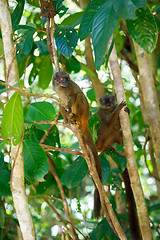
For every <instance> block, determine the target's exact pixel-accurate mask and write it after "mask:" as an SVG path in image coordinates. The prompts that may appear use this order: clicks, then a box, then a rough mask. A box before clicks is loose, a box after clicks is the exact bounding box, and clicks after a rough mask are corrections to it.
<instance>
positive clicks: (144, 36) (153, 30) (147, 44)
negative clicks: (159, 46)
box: [127, 8, 158, 53]
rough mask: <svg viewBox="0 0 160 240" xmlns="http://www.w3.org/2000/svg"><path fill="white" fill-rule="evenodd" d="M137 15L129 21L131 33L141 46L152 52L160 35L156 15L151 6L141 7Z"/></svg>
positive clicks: (128, 25)
mask: <svg viewBox="0 0 160 240" xmlns="http://www.w3.org/2000/svg"><path fill="white" fill-rule="evenodd" d="M136 17H137V18H136V19H135V20H128V21H127V27H128V30H129V33H130V35H131V37H132V38H133V39H134V40H135V42H136V43H137V44H138V45H139V46H140V47H142V48H143V49H144V50H145V51H146V52H148V53H151V52H152V51H153V49H154V47H155V45H156V42H157V37H158V30H157V26H156V23H155V19H154V16H153V14H152V12H151V11H150V9H149V8H147V9H144V8H141V9H138V10H137V11H136Z"/></svg>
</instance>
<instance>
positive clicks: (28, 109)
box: [0, 0, 160, 240]
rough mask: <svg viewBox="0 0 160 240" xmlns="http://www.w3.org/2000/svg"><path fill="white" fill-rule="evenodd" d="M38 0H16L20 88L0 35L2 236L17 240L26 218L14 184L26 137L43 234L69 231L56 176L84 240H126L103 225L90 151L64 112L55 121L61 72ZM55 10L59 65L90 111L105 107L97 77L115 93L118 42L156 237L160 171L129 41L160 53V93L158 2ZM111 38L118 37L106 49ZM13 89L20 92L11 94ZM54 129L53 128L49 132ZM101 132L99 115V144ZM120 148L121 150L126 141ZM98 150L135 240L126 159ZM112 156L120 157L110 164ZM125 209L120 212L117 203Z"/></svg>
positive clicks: (98, 0) (59, 4)
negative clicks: (113, 63) (20, 214)
mask: <svg viewBox="0 0 160 240" xmlns="http://www.w3.org/2000/svg"><path fill="white" fill-rule="evenodd" d="M40 2H41V1H38V0H26V1H25V0H17V1H9V6H10V12H11V20H12V28H13V32H14V34H13V38H14V44H15V49H16V59H17V63H18V70H19V81H18V83H16V84H14V85H13V86H7V85H5V77H4V76H6V73H5V63H4V61H5V59H4V52H3V40H2V35H1V34H0V69H1V72H2V73H1V74H0V94H1V101H0V110H1V115H0V118H1V129H0V131H1V132H0V150H1V154H0V238H1V239H13V238H15V239H16V236H17V229H16V227H17V224H18V223H17V219H16V217H15V210H14V206H13V200H12V195H11V187H10V175H11V142H12V144H13V145H15V146H16V145H18V144H19V143H20V141H21V140H23V157H24V173H25V186H26V193H27V196H28V199H29V205H30V211H31V214H32V217H33V222H34V225H35V228H36V235H37V239H63V238H62V235H63V234H64V235H65V237H66V235H67V234H68V233H66V232H65V231H64V227H65V226H66V225H67V220H66V215H65V214H66V213H65V211H64V206H63V202H62V195H61V191H60V189H59V185H58V183H57V180H55V179H56V178H55V176H57V177H58V179H59V181H60V183H61V184H62V186H63V191H64V194H65V196H66V199H67V202H68V206H69V210H70V212H71V215H72V217H73V220H74V226H75V227H76V229H78V231H77V234H78V236H79V239H84V236H85V237H86V239H87V236H90V239H92V240H93V239H97V240H100V239H103V240H105V239H107V240H108V239H118V237H117V236H116V234H115V233H114V231H113V230H112V228H111V227H110V226H109V224H108V222H107V220H106V218H102V219H100V220H99V221H97V220H96V219H94V217H93V189H94V184H93V180H92V176H91V174H90V173H89V170H88V166H87V163H86V161H85V159H84V158H83V157H82V156H78V154H77V152H76V151H79V144H78V142H77V139H76V138H75V136H74V135H73V134H72V132H71V131H70V130H69V129H67V128H66V126H65V125H64V121H63V118H62V117H61V116H60V117H59V120H58V123H59V124H57V122H55V119H56V117H57V115H58V112H59V107H58V102H57V101H55V99H54V97H57V96H56V95H55V92H54V90H53V88H52V81H51V80H52V76H53V74H54V73H55V72H56V69H55V65H54V64H53V63H52V61H51V56H50V51H49V50H48V46H47V37H46V28H47V27H46V26H47V17H46V12H45V11H42V9H41V8H40V4H39V3H40ZM47 2H49V1H47ZM51 2H52V1H51ZM52 7H53V9H54V12H53V11H51V12H50V14H51V17H53V16H54V20H55V32H54V38H55V44H56V52H57V56H58V62H59V64H60V66H62V65H63V64H64V62H65V68H66V72H67V73H69V74H70V75H71V79H72V80H74V81H75V82H76V83H77V84H78V85H79V86H80V87H82V90H83V91H84V92H85V94H86V96H87V98H88V101H89V103H90V113H91V114H93V113H94V112H95V111H96V110H97V102H96V98H97V97H98V96H97V91H98V89H94V88H93V85H94V83H93V82H91V81H90V78H91V77H95V78H97V76H96V73H98V78H99V79H100V81H101V83H102V84H103V85H102V86H103V88H104V92H105V93H115V89H114V79H113V77H112V74H111V70H110V66H109V57H110V53H111V51H112V48H113V46H114V45H115V47H116V51H117V55H118V59H119V65H120V68H121V73H122V77H123V83H124V88H125V92H126V100H127V106H128V108H129V109H130V116H129V118H130V125H131V130H132V136H133V146H134V152H135V157H136V162H137V166H138V171H139V175H140V179H141V183H142V186H143V191H144V196H145V200H146V204H147V209H148V212H149V217H150V222H151V227H152V234H153V236H154V239H160V235H159V231H160V229H159V222H160V204H159V199H160V189H159V185H158V183H156V181H155V178H154V177H153V175H154V174H155V172H154V170H155V169H154V165H153V162H152V161H151V157H150V152H149V145H148V137H147V133H148V131H149V126H148V124H147V123H146V122H145V119H144V115H143V112H145V110H144V109H142V106H141V105H140V89H139V86H138V85H137V82H136V81H137V78H138V77H137V76H138V63H137V59H136V53H135V49H134V45H133V44H132V45H131V41H134V42H135V43H137V44H138V45H139V46H140V47H141V48H142V49H144V50H145V51H146V52H147V53H148V56H150V57H151V56H154V58H152V59H153V60H152V61H153V62H152V68H153V69H154V70H155V71H153V72H156V74H155V75H154V80H155V86H156V91H157V96H159V90H160V88H159V86H160V71H159V69H160V47H159V46H160V41H159V40H160V39H159V32H160V4H159V3H158V1H157V2H156V1H146V0H128V1H121V0H112V1H109V0H93V1H90V2H89V3H86V5H85V6H82V5H81V1H76V0H75V1H73V2H72V1H68V0H66V1H63V0H55V1H53V6H52ZM53 9H52V10H53ZM46 11H49V9H46ZM52 14H53V16H52ZM111 36H113V38H112V42H111V44H110V48H109V49H108V51H106V49H107V46H108V43H109V40H110V38H111ZM87 37H91V41H92V47H93V55H94V59H95V61H94V63H95V68H94V69H91V68H90V67H89V66H88V64H87V62H86V58H85V51H86V45H85V39H86V38H87ZM154 60H155V61H156V62H154ZM135 75H136V77H135ZM6 78H7V77H6ZM135 79H136V81H135ZM92 83H93V85H92ZM10 92H12V93H13V95H12V96H11V97H10V98H8V95H7V94H8V93H10ZM51 125H53V128H52V129H51V131H49V132H48V131H47V130H48V129H49V128H50V126H51ZM97 129H98V119H97V118H96V116H95V115H93V117H92V120H91V122H90V130H91V133H92V136H93V139H94V141H95V140H96V138H97V135H96V134H97ZM116 148H117V150H119V151H123V146H117V147H116ZM74 151H75V154H73V153H74ZM144 152H145V155H146V159H145V157H144ZM46 153H47V154H49V156H50V158H51V159H52V160H53V162H54V169H55V172H56V173H55V174H56V175H54V174H53V172H52V171H51V170H50V165H49V163H48V155H47V154H46ZM99 156H100V161H101V166H102V183H103V185H105V186H106V187H108V189H109V200H110V202H111V204H112V207H113V209H114V211H115V212H116V216H117V218H118V220H119V221H120V222H121V223H122V225H123V227H124V231H125V234H126V236H127V239H132V238H131V236H130V232H129V228H128V220H127V210H126V209H127V207H126V205H125V204H126V196H125V188H124V185H123V183H122V179H121V177H120V173H121V172H123V171H124V169H125V168H126V165H127V160H126V158H125V157H124V156H122V155H120V154H118V153H114V152H112V151H109V150H108V154H103V153H102V154H100V155H99ZM109 156H111V158H112V159H113V160H114V163H112V164H111V163H110V160H109ZM117 166H118V167H117ZM151 173H154V174H153V175H151ZM156 174H157V173H156ZM159 176H160V175H159ZM117 193H120V195H119V197H118V198H119V199H120V200H119V201H118V200H117V199H116V194H117ZM48 202H49V204H48ZM119 202H120V203H119ZM124 205H125V207H122V211H120V212H119V210H118V208H119V206H124ZM51 206H53V207H54V208H55V209H56V210H57V212H58V213H59V215H60V216H61V218H62V221H60V220H58V218H57V215H56V214H55V212H53V211H52V207H51ZM120 208H121V207H120ZM51 235H52V236H51ZM43 236H44V237H43ZM45 236H46V238H45ZM67 236H68V235H67ZM64 239H65V238H64ZM66 239H67V238H66Z"/></svg>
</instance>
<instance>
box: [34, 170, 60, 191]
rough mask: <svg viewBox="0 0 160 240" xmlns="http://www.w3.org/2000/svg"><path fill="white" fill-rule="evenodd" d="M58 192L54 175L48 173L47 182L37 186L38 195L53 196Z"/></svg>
mask: <svg viewBox="0 0 160 240" xmlns="http://www.w3.org/2000/svg"><path fill="white" fill-rule="evenodd" d="M56 191H58V189H57V184H56V181H55V178H54V177H53V175H52V174H50V173H48V174H47V175H46V176H45V182H40V183H39V184H38V185H37V186H36V194H38V195H42V194H44V193H46V194H48V195H49V194H52V195H54V192H56Z"/></svg>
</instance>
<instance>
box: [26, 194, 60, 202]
mask: <svg viewBox="0 0 160 240" xmlns="http://www.w3.org/2000/svg"><path fill="white" fill-rule="evenodd" d="M27 197H29V198H39V196H38V195H28V196H27ZM40 197H41V198H50V199H54V200H57V201H59V202H62V199H60V198H57V197H53V196H49V195H41V196H40Z"/></svg>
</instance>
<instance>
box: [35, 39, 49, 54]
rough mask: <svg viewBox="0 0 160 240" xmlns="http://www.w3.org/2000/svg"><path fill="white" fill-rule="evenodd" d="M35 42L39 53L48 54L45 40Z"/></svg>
mask: <svg viewBox="0 0 160 240" xmlns="http://www.w3.org/2000/svg"><path fill="white" fill-rule="evenodd" d="M35 44H36V46H37V47H38V49H39V52H40V54H42V55H46V54H47V55H48V54H49V52H48V47H47V43H46V41H45V40H43V41H36V42H35Z"/></svg>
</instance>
